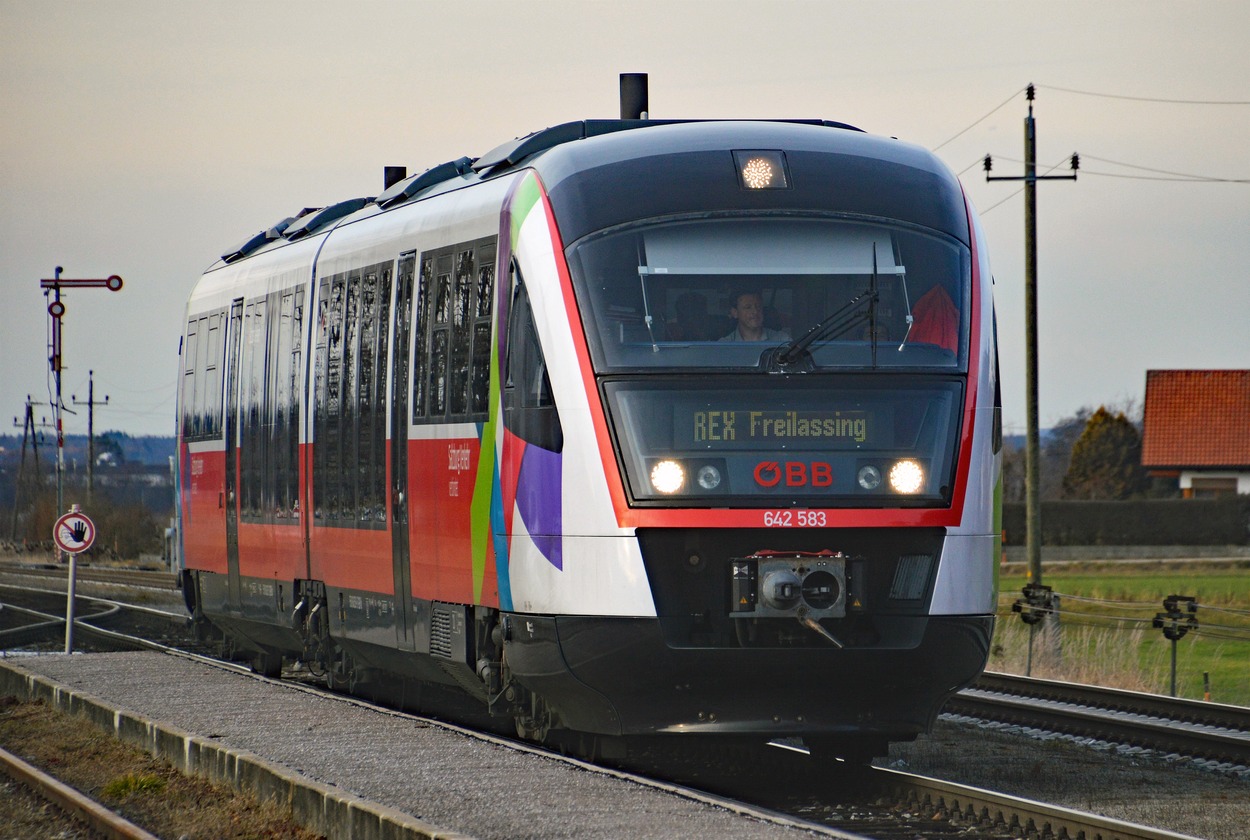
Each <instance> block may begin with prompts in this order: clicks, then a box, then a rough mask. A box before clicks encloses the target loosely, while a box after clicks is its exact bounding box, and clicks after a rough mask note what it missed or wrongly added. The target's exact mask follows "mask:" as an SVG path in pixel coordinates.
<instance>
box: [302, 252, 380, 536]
mask: <svg viewBox="0 0 1250 840" xmlns="http://www.w3.org/2000/svg"><path fill="white" fill-rule="evenodd" d="M391 277H392V268H391V265H390V264H389V263H379V264H375V265H370V266H365V267H363V268H357V269H352V270H351V271H347V272H344V273H341V274H336V275H334V276H332V277H327V278H325V279H323V280H322V281H321V285H320V289H319V292H318V296H319V299H318V304H317V307H318V309H317V319H318V320H317V330H316V333H315V335H316V343H317V346H316V357H315V358H316V370H315V381H314V393H315V395H316V396H315V400H316V401H315V403H314V410H313V430H314V434H313V516H314V518H315V519H317V520H319V521H320V523H321V524H324V525H334V526H340V527H349V528H382V527H385V525H386V504H385V500H386V419H387V415H386V410H385V401H386V377H387V367H386V358H387V351H388V330H389V327H390V296H391ZM301 308H302V307H301ZM293 353H295V354H298V353H299V347H298V345H296V346H295V347H294V349H293ZM296 451H298V450H296Z"/></svg>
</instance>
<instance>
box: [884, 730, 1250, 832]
mask: <svg viewBox="0 0 1250 840" xmlns="http://www.w3.org/2000/svg"><path fill="white" fill-rule="evenodd" d="M878 764H880V765H881V766H885V767H891V768H893V769H897V770H903V771H905V772H908V773H918V774H920V775H923V776H934V777H937V778H941V779H946V780H948V781H954V782H959V783H961V784H966V785H972V786H974V787H981V788H988V789H991V790H996V791H1001V792H1003V793H1010V794H1013V795H1015V796H1023V797H1026V798H1028V799H1036V800H1040V801H1045V802H1051V803H1054V804H1057V805H1063V806H1066V807H1069V808H1074V809H1077V810H1081V811H1090V812H1093V813H1096V814H1102V815H1103V816H1107V817H1112V818H1114V819H1118V820H1126V821H1128V822H1134V823H1139V824H1142V825H1148V826H1153V827H1155V828H1164V829H1167V830H1169V831H1175V832H1177V833H1180V834H1187V835H1190V836H1193V837H1201V838H1207V840H1244V838H1245V837H1246V836H1247V834H1248V829H1247V826H1250V772H1245V771H1243V772H1242V773H1240V774H1237V773H1228V772H1219V771H1214V770H1210V769H1204V768H1202V767H1200V766H1197V765H1196V764H1195V763H1193V762H1190V761H1187V760H1184V759H1181V760H1171V761H1169V760H1167V759H1165V758H1164V757H1162V756H1157V755H1154V754H1151V753H1148V752H1140V751H1138V752H1133V753H1125V752H1121V751H1119V750H1117V749H1116V748H1114V747H1106V746H1103V747H1100V748H1096V747H1091V746H1085V745H1082V744H1080V743H1077V742H1075V741H1074V740H1072V739H1069V738H1067V737H1064V736H1056V735H1040V734H1037V733H1033V734H1030V733H1029V732H1026V731H1025V730H1023V729H1022V728H1021V727H1000V726H998V725H984V724H982V725H978V724H976V723H972V722H967V721H959V720H954V719H946V718H943V719H942V720H940V721H939V722H938V725H937V726H936V727H935V728H934V731H933V733H932V734H931V735H929V736H927V737H922V738H920V739H918V740H916V741H915V742H913V743H910V744H894V745H892V746H891V748H890V756H889V759H888V760H883V761H878Z"/></svg>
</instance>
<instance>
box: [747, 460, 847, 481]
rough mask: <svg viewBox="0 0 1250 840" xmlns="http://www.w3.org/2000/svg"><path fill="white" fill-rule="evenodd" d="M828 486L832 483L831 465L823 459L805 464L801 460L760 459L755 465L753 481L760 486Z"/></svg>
mask: <svg viewBox="0 0 1250 840" xmlns="http://www.w3.org/2000/svg"><path fill="white" fill-rule="evenodd" d="M782 482H785V486H786V487H829V486H831V485H832V484H833V467H832V466H831V465H829V464H827V463H825V462H824V461H813V462H812V463H811V464H806V463H804V462H802V461H786V462H785V463H778V462H777V461H760V462H759V463H758V464H756V465H755V483H756V484H758V485H759V486H761V487H776V486H777V485H778V484H781V483H782Z"/></svg>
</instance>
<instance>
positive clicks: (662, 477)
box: [651, 461, 686, 495]
mask: <svg viewBox="0 0 1250 840" xmlns="http://www.w3.org/2000/svg"><path fill="white" fill-rule="evenodd" d="M685 484H686V471H685V470H684V469H682V468H681V464H679V463H677V462H676V461H660V462H659V463H657V464H656V465H655V466H654V467H652V468H651V486H652V487H654V488H655V489H656V491H657V492H659V493H664V494H666V495H667V494H671V493H676V492H677V491H678V490H680V489H681V488H682V487H684V486H685Z"/></svg>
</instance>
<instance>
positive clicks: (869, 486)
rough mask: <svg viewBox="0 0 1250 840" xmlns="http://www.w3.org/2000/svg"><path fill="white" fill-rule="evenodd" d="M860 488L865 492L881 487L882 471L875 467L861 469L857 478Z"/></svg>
mask: <svg viewBox="0 0 1250 840" xmlns="http://www.w3.org/2000/svg"><path fill="white" fill-rule="evenodd" d="M856 480H857V481H859V486H860V487H863V488H864V489H865V490H876V489H877V488H878V487H880V486H881V470H879V469H877V468H876V467H874V466H871V465H870V466H867V467H860V468H859V474H858V475H857V476H856Z"/></svg>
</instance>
